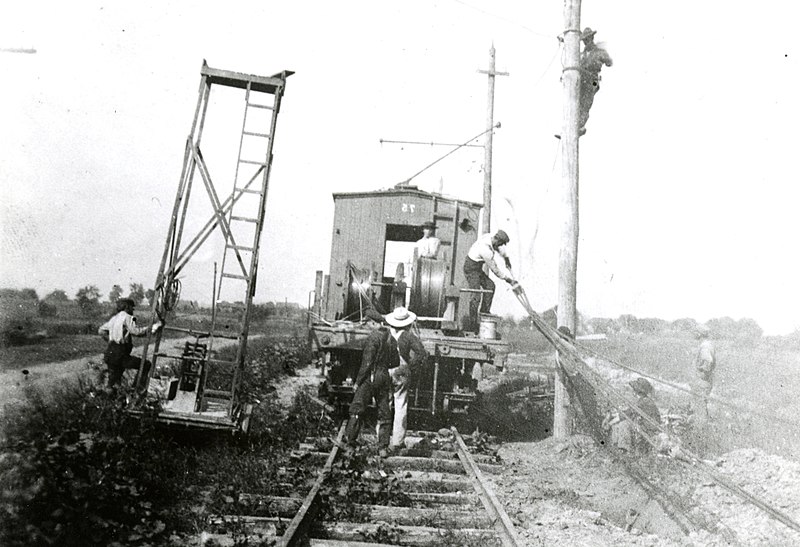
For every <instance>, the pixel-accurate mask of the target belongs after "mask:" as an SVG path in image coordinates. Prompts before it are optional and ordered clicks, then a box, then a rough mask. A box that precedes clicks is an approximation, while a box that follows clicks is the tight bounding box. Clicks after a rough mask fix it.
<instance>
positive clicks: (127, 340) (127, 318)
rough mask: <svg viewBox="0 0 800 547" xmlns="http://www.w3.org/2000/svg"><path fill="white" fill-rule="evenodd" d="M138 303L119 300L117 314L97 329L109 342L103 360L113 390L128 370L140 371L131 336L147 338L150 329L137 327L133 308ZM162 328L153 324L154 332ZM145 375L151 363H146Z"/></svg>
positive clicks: (126, 299) (124, 299)
mask: <svg viewBox="0 0 800 547" xmlns="http://www.w3.org/2000/svg"><path fill="white" fill-rule="evenodd" d="M135 306H136V303H135V302H134V301H133V300H132V299H130V298H120V299H119V300H117V313H116V314H115V315H114V316H113V317H111V319H109V320H108V321H106V322H105V323H104V324H102V325H101V326H100V328H99V329H97V333H98V334H99V335H100V336H102V337H103V339H104V340H106V341H107V342H108V347H107V348H106V351H105V353H104V354H103V360H104V361H105V363H106V366H107V367H108V387H109V388H111V389H113V388H116V386H118V385H119V383H120V382H121V381H122V375H123V374H124V373H125V370H126V369H138V368H139V363H140V362H141V359H140V358H139V357H134V356H132V355H131V351H132V350H133V341H132V340H131V336H145V335H146V334H147V333H148V331H149V330H150V329H148V328H147V327H137V326H136V318H135V317H134V316H133V308H134V307H135ZM160 328H161V323H160V322H158V321H157V322H156V323H154V324H153V327H152V332H153V333H155V332H157V331H158V329H160ZM144 365H145V369H144V370H143V371H142V372H143V374H148V373H149V370H150V366H151V363H150V361H145V363H144Z"/></svg>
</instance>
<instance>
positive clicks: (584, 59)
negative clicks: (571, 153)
mask: <svg viewBox="0 0 800 547" xmlns="http://www.w3.org/2000/svg"><path fill="white" fill-rule="evenodd" d="M595 34H597V31H594V30H592V29H591V28H589V27H586V28H585V29H583V32H582V33H581V40H583V43H584V48H583V52H581V61H580V63H581V76H580V110H579V113H578V134H579V135H583V134H584V133H586V122H587V121H588V119H589V110H590V109H591V108H592V104H593V103H594V96H595V93H597V92H598V91H599V90H600V70H602V68H603V66H611V65H612V64H614V61H612V59H611V55H609V54H608V51H606V50H605V48H603V47H600V46H599V45H598V44H595V43H594V35H595Z"/></svg>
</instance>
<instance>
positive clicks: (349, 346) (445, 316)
mask: <svg viewBox="0 0 800 547" xmlns="http://www.w3.org/2000/svg"><path fill="white" fill-rule="evenodd" d="M333 201H334V206H335V212H334V221H333V242H332V245H331V262H330V273H329V274H328V275H325V276H323V274H322V272H317V282H316V287H315V291H314V301H313V304H312V305H311V306H310V319H309V323H310V338H311V343H312V349H313V350H314V351H316V352H317V355H318V358H319V362H320V364H321V366H322V367H323V368H324V374H325V380H324V381H323V383H322V385H321V386H320V395H321V396H323V397H325V398H326V399H327V400H328V402H329V403H331V404H332V405H334V406H336V407H338V408H339V409H340V410H343V411H344V410H346V405H347V404H349V402H350V401H351V400H352V397H353V393H354V390H353V386H352V384H353V379H354V378H355V377H356V375H357V372H358V368H359V366H360V364H361V353H362V348H363V344H364V341H365V339H366V337H367V336H368V335H369V334H370V332H372V330H373V329H375V328H378V323H376V322H374V321H372V320H370V318H369V316H370V315H372V316H373V317H374V313H373V312H371V311H370V310H373V311H377V312H378V313H382V314H385V313H388V312H390V311H391V310H392V309H394V308H395V307H396V306H398V305H405V306H407V307H408V308H409V309H410V310H411V311H413V312H414V313H416V314H417V316H418V320H417V327H418V332H417V334H418V335H419V338H420V340H421V341H422V343H423V344H424V345H425V348H426V349H427V350H428V352H429V353H430V357H429V359H428V362H427V363H425V365H424V366H423V367H422V370H421V371H420V372H419V374H416V375H415V376H416V378H413V379H412V384H411V386H410V389H409V396H408V400H409V410H410V411H415V412H422V413H425V414H428V415H445V416H446V415H448V414H449V415H453V414H461V415H466V414H469V413H470V411H471V410H472V409H473V408H474V407H475V405H476V404H477V403H478V402H479V399H480V393H479V391H478V382H479V380H480V378H481V376H482V372H483V369H484V367H487V366H493V367H496V368H497V369H499V370H502V369H503V368H504V365H505V360H506V356H507V355H508V353H509V350H510V347H509V344H508V343H507V342H504V341H503V340H501V339H499V336H498V335H497V332H496V321H497V318H496V317H494V316H482V317H481V321H482V323H481V328H480V330H479V332H478V333H476V332H474V330H472V329H470V330H466V329H465V328H462V325H466V324H471V322H470V321H465V319H466V316H467V315H468V309H469V299H470V297H471V296H472V295H473V294H474V293H475V292H481V291H480V290H477V291H476V290H472V289H468V288H467V282H466V277H465V275H464V273H463V271H462V265H463V263H464V259H465V257H466V255H467V252H468V251H469V248H470V246H471V245H472V244H473V243H474V242H475V241H476V239H477V238H478V236H479V235H480V234H479V233H478V217H479V213H480V210H481V207H482V205H481V204H479V203H472V202H468V201H463V200H458V199H455V198H452V197H447V196H444V195H440V194H434V193H429V192H425V191H422V190H419V189H418V188H416V187H413V186H408V185H402V184H401V185H398V186H396V187H395V188H392V189H389V190H380V191H374V192H358V193H338V194H334V195H333ZM425 222H433V223H434V224H435V226H436V237H437V238H439V239H440V241H441V244H440V249H439V252H438V255H437V257H436V258H435V259H434V258H418V257H417V256H416V255H415V253H414V248H415V243H416V241H417V240H419V239H420V238H421V237H422V228H421V226H422V224H423V223H425Z"/></svg>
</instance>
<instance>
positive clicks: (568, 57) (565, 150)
mask: <svg viewBox="0 0 800 547" xmlns="http://www.w3.org/2000/svg"><path fill="white" fill-rule="evenodd" d="M580 26H581V0H564V68H563V72H562V75H561V82H562V85H563V88H564V127H563V128H562V130H561V146H562V148H561V178H562V185H561V221H562V226H561V252H560V253H559V257H558V262H559V263H558V318H557V323H558V326H559V328H560V327H566V328H567V329H569V332H570V333H571V335H572V336H574V335H575V330H576V327H577V323H578V321H577V315H578V312H577V308H576V302H575V293H576V289H577V272H578V101H579V94H580V60H581V59H580V52H581V31H580ZM565 381H566V378H565V377H564V369H563V367H561V366H559V367H557V372H556V385H555V411H554V415H553V436H554V437H555V438H556V439H564V438H566V437H568V436H569V435H571V434H572V420H573V412H572V408H571V406H570V401H569V393H568V392H567V389H566V385H565Z"/></svg>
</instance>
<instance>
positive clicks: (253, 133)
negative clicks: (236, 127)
mask: <svg viewBox="0 0 800 547" xmlns="http://www.w3.org/2000/svg"><path fill="white" fill-rule="evenodd" d="M242 133H244V134H245V135H249V136H251V137H264V138H265V139H268V138H269V133H257V132H255V131H242Z"/></svg>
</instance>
